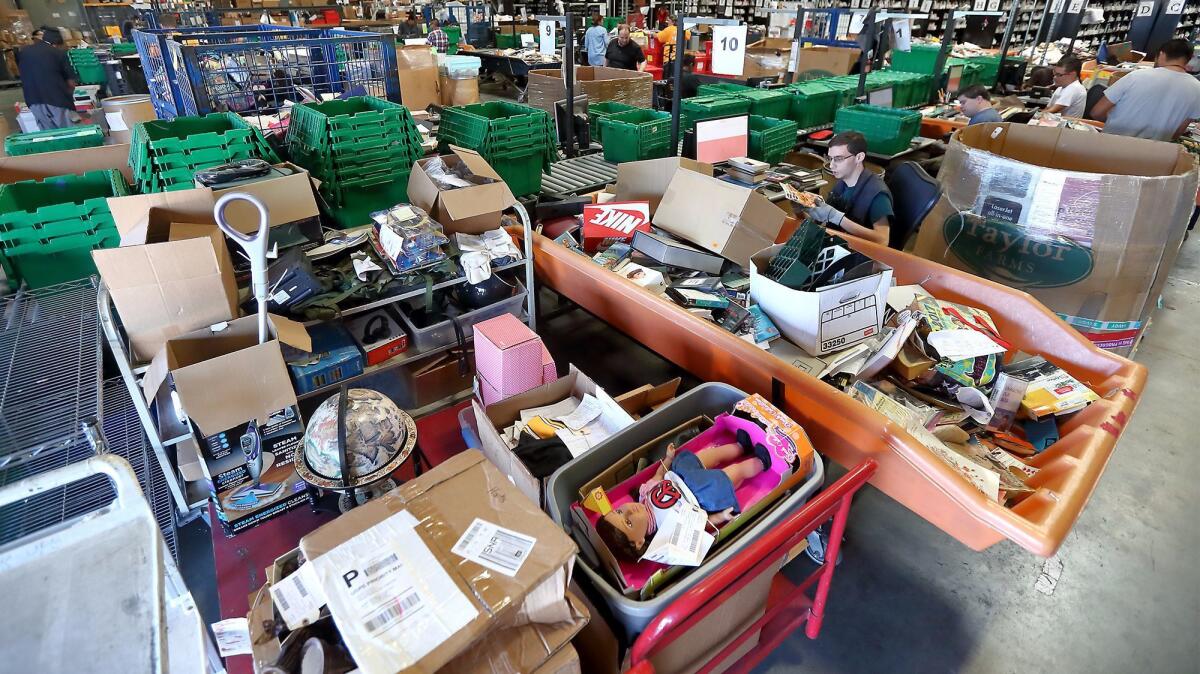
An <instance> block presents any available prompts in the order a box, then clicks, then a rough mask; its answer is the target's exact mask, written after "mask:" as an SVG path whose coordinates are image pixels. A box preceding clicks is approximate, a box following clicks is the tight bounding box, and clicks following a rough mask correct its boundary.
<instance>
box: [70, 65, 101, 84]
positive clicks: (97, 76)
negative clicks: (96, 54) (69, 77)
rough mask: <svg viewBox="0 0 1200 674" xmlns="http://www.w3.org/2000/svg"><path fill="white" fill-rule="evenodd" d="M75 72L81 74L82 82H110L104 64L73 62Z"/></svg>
mask: <svg viewBox="0 0 1200 674" xmlns="http://www.w3.org/2000/svg"><path fill="white" fill-rule="evenodd" d="M72 67H73V68H74V69H75V73H76V74H78V75H79V80H78V82H79V83H80V84H104V83H106V82H108V76H107V75H105V74H104V64H102V63H90V64H82V63H79V64H73V65H72Z"/></svg>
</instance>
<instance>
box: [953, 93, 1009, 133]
mask: <svg viewBox="0 0 1200 674" xmlns="http://www.w3.org/2000/svg"><path fill="white" fill-rule="evenodd" d="M958 107H959V108H961V109H962V113H963V114H964V115H966V116H967V118H968V119H969V120H970V121H968V122H967V126H970V125H972V124H984V123H986V122H1003V121H1004V120H1003V119H1002V118H1001V117H1000V113H999V112H996V108H994V107H992V95H991V94H990V93H989V92H988V90H987V87H985V86H983V85H981V84H976V85H974V86H970V87H967V88H966V89H963V90H962V91H960V92H958Z"/></svg>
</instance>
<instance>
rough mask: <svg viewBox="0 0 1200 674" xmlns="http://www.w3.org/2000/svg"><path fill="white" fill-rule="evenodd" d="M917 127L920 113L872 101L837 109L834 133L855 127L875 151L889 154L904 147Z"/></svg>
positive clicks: (901, 150) (904, 148) (916, 130)
mask: <svg viewBox="0 0 1200 674" xmlns="http://www.w3.org/2000/svg"><path fill="white" fill-rule="evenodd" d="M920 130H921V113H919V112H917V111H915V110H896V109H895V108H882V107H878V106H874V105H852V106H849V107H846V108H842V109H840V110H838V111H837V117H836V118H835V119H834V122H833V131H834V133H842V132H843V131H857V132H859V133H861V134H862V135H863V136H865V137H866V139H867V147H868V148H869V149H870V150H871V152H874V153H876V154H881V155H893V154H897V153H899V152H903V151H904V150H906V149H908V146H909V144H910V143H912V139H913V138H914V137H916V135H917V132H919V131H920Z"/></svg>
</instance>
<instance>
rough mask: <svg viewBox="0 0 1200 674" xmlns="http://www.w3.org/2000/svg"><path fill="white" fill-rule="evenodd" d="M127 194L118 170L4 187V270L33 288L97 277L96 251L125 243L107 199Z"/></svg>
mask: <svg viewBox="0 0 1200 674" xmlns="http://www.w3.org/2000/svg"><path fill="white" fill-rule="evenodd" d="M128 194H129V187H128V185H127V184H126V183H125V179H124V177H122V176H121V173H120V172H119V171H90V172H88V173H85V174H82V175H68V176H56V177H52V178H45V179H43V180H25V181H20V182H16V183H10V184H8V185H3V186H0V266H3V268H4V271H5V273H6V274H7V275H8V277H9V278H10V279H12V280H14V281H16V282H24V283H25V284H27V285H28V286H29V287H31V288H41V287H44V286H48V285H54V284H56V283H64V282H66V281H73V280H75V279H80V278H84V277H86V276H90V275H91V274H94V273H96V267H95V265H94V264H93V263H92V257H91V251H92V250H94V249H96V248H109V247H113V246H117V245H119V244H120V238H121V237H120V234H119V233H118V232H117V228H116V226H115V225H114V223H113V219H112V214H111V213H110V212H109V210H108V201H107V200H108V198H109V197H120V196H126V195H128Z"/></svg>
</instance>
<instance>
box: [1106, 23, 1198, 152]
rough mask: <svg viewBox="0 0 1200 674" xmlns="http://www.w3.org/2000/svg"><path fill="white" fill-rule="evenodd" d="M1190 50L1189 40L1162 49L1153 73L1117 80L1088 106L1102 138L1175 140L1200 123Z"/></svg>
mask: <svg viewBox="0 0 1200 674" xmlns="http://www.w3.org/2000/svg"><path fill="white" fill-rule="evenodd" d="M1193 53H1194V50H1193V49H1192V45H1191V44H1190V43H1189V42H1188V41H1187V40H1178V39H1177V40H1170V41H1168V42H1167V43H1166V44H1164V45H1163V46H1162V49H1160V50H1159V52H1158V57H1157V58H1155V60H1154V67H1153V68H1150V69H1147V70H1135V71H1133V72H1132V73H1129V74H1128V75H1126V76H1124V77H1122V78H1121V79H1119V80H1117V82H1116V84H1113V85H1112V86H1111V87H1109V88H1108V89H1107V90H1106V91H1105V92H1104V95H1103V96H1101V97H1100V100H1098V101H1096V104H1095V105H1094V106H1092V118H1093V119H1096V120H1098V121H1101V122H1104V133H1113V134H1117V135H1119V136H1137V137H1138V138H1150V139H1153V140H1173V139H1175V138H1178V137H1179V136H1181V135H1183V133H1184V132H1185V131H1187V127H1188V124H1190V123H1192V121H1194V120H1196V119H1200V80H1197V79H1196V78H1195V77H1192V76H1191V75H1189V74H1188V73H1187V64H1188V62H1189V61H1191V60H1192V54H1193Z"/></svg>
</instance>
